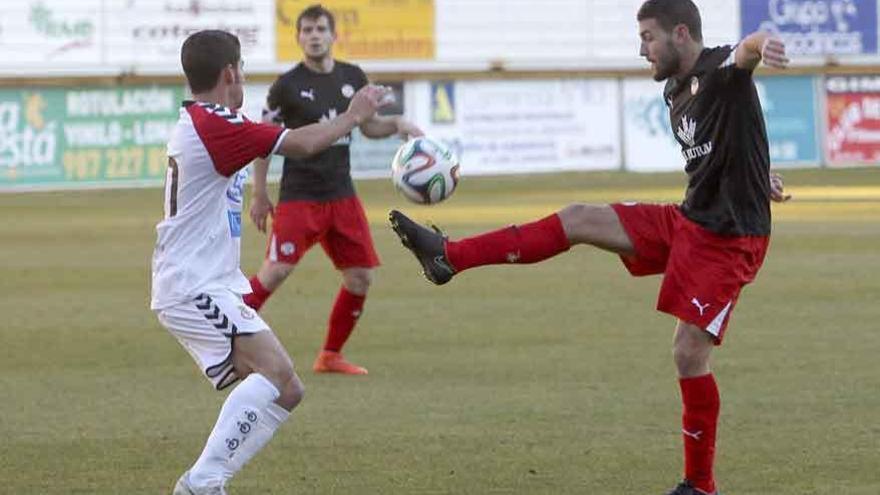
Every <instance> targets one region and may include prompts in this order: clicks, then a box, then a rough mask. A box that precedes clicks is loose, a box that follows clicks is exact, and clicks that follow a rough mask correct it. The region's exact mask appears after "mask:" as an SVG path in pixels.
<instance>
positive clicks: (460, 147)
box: [407, 79, 621, 174]
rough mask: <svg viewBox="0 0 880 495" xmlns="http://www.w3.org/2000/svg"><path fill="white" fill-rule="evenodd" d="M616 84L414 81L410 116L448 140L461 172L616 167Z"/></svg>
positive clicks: (618, 138) (618, 124)
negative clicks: (457, 158)
mask: <svg viewBox="0 0 880 495" xmlns="http://www.w3.org/2000/svg"><path fill="white" fill-rule="evenodd" d="M618 93H619V91H618V84H617V82H615V81H613V80H604V79H592V80H523V81H457V82H453V81H446V82H444V81H431V82H428V81H419V82H415V83H413V84H412V91H411V92H410V95H411V97H412V100H413V101H412V104H411V105H409V104H408V110H409V111H408V112H407V114H408V115H411V116H412V117H413V119H414V120H415V122H416V123H417V124H418V125H420V126H422V129H423V130H424V131H425V133H426V134H428V135H431V136H434V137H436V138H438V139H441V140H443V141H445V142H447V143H449V144H450V145H451V146H452V147H453V149H454V150H456V151H457V152H458V153H459V155H460V158H461V162H462V173H464V174H501V173H505V174H506V173H523V172H549V171H559V170H603V169H604V170H607V169H616V168H619V167H620V163H621V156H620V144H619V143H620V116H619V113H618V106H619V97H620V95H619V94H618Z"/></svg>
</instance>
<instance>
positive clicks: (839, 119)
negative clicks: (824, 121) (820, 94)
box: [825, 76, 880, 166]
mask: <svg viewBox="0 0 880 495" xmlns="http://www.w3.org/2000/svg"><path fill="white" fill-rule="evenodd" d="M825 88H826V91H827V96H828V105H827V107H828V132H827V134H826V140H827V141H826V144H827V150H828V163H829V164H830V165H832V166H846V165H878V164H880V76H840V77H829V78H828V79H826V81H825Z"/></svg>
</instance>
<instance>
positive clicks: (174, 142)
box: [150, 102, 287, 310]
mask: <svg viewBox="0 0 880 495" xmlns="http://www.w3.org/2000/svg"><path fill="white" fill-rule="evenodd" d="M286 132H287V131H286V129H284V128H281V127H277V126H273V125H266V124H257V123H254V122H251V121H249V120H247V119H246V118H245V117H244V116H243V115H242V114H240V113H238V112H235V111H231V110H229V109H228V108H226V107H222V106H219V105H215V104H211V103H196V102H184V105H183V107H182V108H181V109H180V120H178V122H177V125H176V126H175V128H174V133H173V134H172V136H171V140H170V141H169V142H168V170H167V172H166V177H165V218H164V219H163V220H162V221H161V222H159V224H158V225H157V226H156V231H157V232H158V240H157V242H156V247H155V250H154V251H153V270H152V271H153V281H152V302H151V304H150V307H151V308H152V309H154V310H157V309H162V308H167V307H169V306H173V305H175V304H178V303H181V302H183V301H188V300H192V299H193V298H194V297H196V296H198V295H199V294H201V293H204V292H210V291H212V290H219V289H227V290H232V291H233V292H236V293H239V294H247V293H249V292H251V287H250V284H249V283H248V280H247V278H246V277H245V276H244V274H243V273H241V268H240V267H239V262H240V258H241V228H242V222H241V212H242V204H243V197H244V184H245V180H246V179H247V170H246V169H244V167H246V166H247V164H248V163H250V162H251V161H253V160H254V159H255V158H257V157H267V156H268V155H270V154H272V153H274V152H275V151H277V149H278V147H279V146H280V144H281V140H282V138H283V136H284V134H285V133H286Z"/></svg>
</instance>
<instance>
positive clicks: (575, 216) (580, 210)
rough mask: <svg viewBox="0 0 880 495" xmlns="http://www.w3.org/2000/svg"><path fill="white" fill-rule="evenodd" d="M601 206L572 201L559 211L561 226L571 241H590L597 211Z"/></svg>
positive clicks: (595, 225) (595, 224)
mask: <svg viewBox="0 0 880 495" xmlns="http://www.w3.org/2000/svg"><path fill="white" fill-rule="evenodd" d="M600 208H601V207H599V206H596V205H589V204H586V203H574V204H571V205H568V206H566V207H565V208H563V209H562V210H561V211H560V212H559V219H560V220H561V221H562V228H563V229H564V230H565V234H566V236H568V239H569V241H571V242H590V241H591V239H592V238H593V237H595V235H594V233H595V230H596V227H597V213H598V212H599V209H600Z"/></svg>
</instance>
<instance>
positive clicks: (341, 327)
mask: <svg viewBox="0 0 880 495" xmlns="http://www.w3.org/2000/svg"><path fill="white" fill-rule="evenodd" d="M366 299H367V296H358V295H355V294H352V293H351V292H349V291H348V289H346V288H345V286H342V287H340V288H339V293H338V294H336V302H335V303H333V311H331V312H330V322H329V328H328V329H327V340H326V341H325V342H324V350H325V351H333V352H339V351H340V350H342V346H343V345H345V341H346V340H348V336H349V335H351V332H352V330H354V326H355V324H357V321H358V318H360V316H361V312H362V311H363V309H364V300H366Z"/></svg>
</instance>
